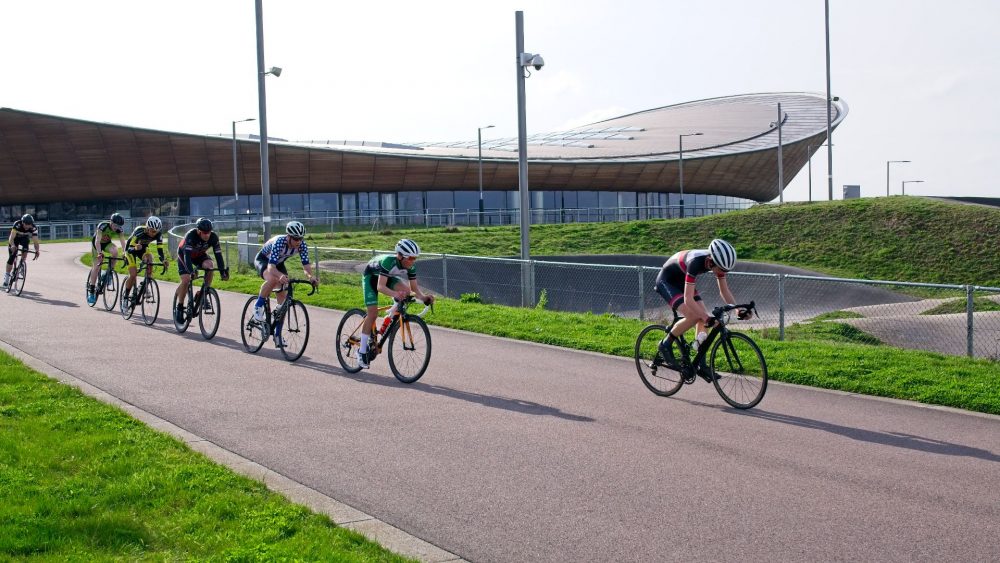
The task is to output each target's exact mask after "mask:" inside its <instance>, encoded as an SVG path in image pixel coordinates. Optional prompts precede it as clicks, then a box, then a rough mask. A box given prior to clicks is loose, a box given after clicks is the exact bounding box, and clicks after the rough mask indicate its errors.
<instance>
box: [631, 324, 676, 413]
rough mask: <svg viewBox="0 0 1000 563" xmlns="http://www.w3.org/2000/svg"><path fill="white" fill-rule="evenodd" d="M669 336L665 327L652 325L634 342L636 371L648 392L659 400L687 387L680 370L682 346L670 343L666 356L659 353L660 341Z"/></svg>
mask: <svg viewBox="0 0 1000 563" xmlns="http://www.w3.org/2000/svg"><path fill="white" fill-rule="evenodd" d="M666 337H667V327H666V326H664V325H649V326H647V327H646V328H644V329H642V332H640V333H639V338H637V339H636V341H635V368H636V369H637V370H638V371H639V378H640V379H642V383H643V384H644V385H645V386H646V388H647V389H649V390H650V391H652V392H653V394H655V395H659V396H660V397H669V396H671V395H673V394H674V393H676V392H677V391H678V390H679V389H680V388H681V386H682V385H684V378H683V377H681V374H680V371H679V367H678V366H679V363H680V362H679V358H680V357H681V356H680V355H681V353H682V352H681V350H680V346H679V343H678V342H677V341H676V340H671V345H670V348H669V349H668V350H665V352H666V354H667V357H664V356H663V353H661V351H660V342H662V341H663V339H665V338H666Z"/></svg>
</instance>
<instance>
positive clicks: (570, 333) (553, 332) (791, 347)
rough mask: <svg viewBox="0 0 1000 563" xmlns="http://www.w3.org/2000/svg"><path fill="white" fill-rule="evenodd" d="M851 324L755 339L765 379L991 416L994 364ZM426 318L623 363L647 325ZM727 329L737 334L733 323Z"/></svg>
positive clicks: (255, 281)
mask: <svg viewBox="0 0 1000 563" xmlns="http://www.w3.org/2000/svg"><path fill="white" fill-rule="evenodd" d="M88 259H89V257H85V258H84V260H85V261H87V260H88ZM286 264H287V265H288V268H289V272H290V273H291V274H292V275H293V277H294V276H297V275H300V274H301V269H300V266H299V264H298V262H297V261H295V260H294V259H293V260H289V261H288V262H286ZM417 269H418V271H419V269H420V263H419V261H418V262H417ZM244 271H245V272H246V273H234V274H233V276H232V278H231V279H230V281H229V282H225V283H221V282H220V283H218V284H216V287H219V288H221V289H228V290H230V291H237V292H242V293H248V294H255V293H257V291H259V289H260V283H261V282H260V278H258V277H257V276H256V274H251V273H250V270H249V269H248V268H246V267H245V266H244ZM175 272H176V270H174V268H171V269H170V272H169V274H168V275H167V276H166V277H167V278H168V279H173V280H176V279H177V275H176V273H175ZM322 280H323V285H322V286H321V287H320V291H319V292H318V293H317V294H315V295H312V296H305V292H301V293H300V294H299V295H297V297H299V298H300V299H301V300H302V301H303V302H305V303H306V304H308V305H311V306H317V307H326V308H332V309H339V310H347V309H352V308H355V307H360V306H361V301H362V295H361V287H360V285H361V277H360V276H359V275H357V276H356V275H351V274H333V273H324V274H323V275H322ZM382 299H383V303H382V304H383V305H385V304H388V298H386V297H384V296H383V297H382ZM236 314H238V313H236ZM856 316H857V314H856V313H850V312H845V311H837V312H833V313H828V314H825V315H820V316H818V317H816V318H815V319H813V320H812V321H811V322H805V323H798V324H793V325H791V326H789V327H787V328H786V331H785V338H786V340H785V341H778V340H777V329H768V330H765V331H762V332H761V333H758V334H754V336H755V337H757V338H758V341H759V344H760V345H761V348H762V349H764V352H765V355H766V357H767V362H768V368H769V370H770V375H771V377H772V378H773V379H775V380H777V381H788V382H792V383H801V384H805V385H812V386H815V387H825V388H829V389H839V390H843V391H851V392H857V393H866V394H871V395H878V396H883V397H893V398H897V399H909V400H914V401H921V402H925V403H931V404H938V405H946V406H951V407H956V408H962V409H968V410H975V411H981V412H988V413H993V414H1000V385H997V381H1000V362H995V361H989V360H976V359H970V358H967V357H964V356H947V355H944V354H937V353H933V352H923V351H917V350H902V349H897V348H892V347H889V346H885V345H881V342H880V341H879V340H878V339H877V338H875V337H874V336H871V335H870V334H867V333H865V332H863V331H861V330H859V329H856V328H854V327H852V326H850V325H848V324H846V323H837V322H832V321H831V319H840V318H856ZM425 318H426V320H427V322H428V323H429V324H431V325H437V326H444V327H449V328H455V329H460V330H466V331H470V332H477V333H481V334H490V335H494V336H502V337H506V338H513V339H517V340H525V341H530V342H540V343H544V344H552V345H555V346H562V347H565V348H572V349H576V350H590V351H594V352H602V353H605V354H612V355H616V356H624V357H632V354H633V348H634V346H635V338H636V336H637V335H638V334H639V331H640V330H642V327H644V326H645V325H646V324H648V322H645V321H639V320H636V319H624V318H620V317H616V316H613V315H609V314H602V315H595V314H591V313H564V312H558V311H549V310H545V309H538V308H531V309H524V308H520V307H507V306H503V305H493V304H479V303H463V302H461V300H459V299H443V298H442V299H439V300H438V302H437V304H436V305H435V309H434V313H433V314H432V315H427V317H425ZM733 328H734V330H741V329H740V328H739V323H736V324H734V326H733Z"/></svg>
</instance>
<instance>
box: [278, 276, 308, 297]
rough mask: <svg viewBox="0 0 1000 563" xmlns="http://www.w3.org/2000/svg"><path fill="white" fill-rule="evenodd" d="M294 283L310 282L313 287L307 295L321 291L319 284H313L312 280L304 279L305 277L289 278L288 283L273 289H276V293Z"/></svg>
mask: <svg viewBox="0 0 1000 563" xmlns="http://www.w3.org/2000/svg"><path fill="white" fill-rule="evenodd" d="M292 284H309V285H311V286H312V289H311V290H310V291H309V293H307V294H306V295H312V294H313V293H316V292H317V291H319V286H318V285H313V282H312V280H304V279H300V278H288V283H286V284H285V285H284V286H282V287H279V288H276V289H274V290H273V291H274V293H281V292H282V291H285V290H287V289H288V286H290V285H292Z"/></svg>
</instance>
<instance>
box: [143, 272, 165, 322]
mask: <svg viewBox="0 0 1000 563" xmlns="http://www.w3.org/2000/svg"><path fill="white" fill-rule="evenodd" d="M139 301H140V302H141V303H142V322H143V323H145V324H146V326H150V325H152V324H153V323H155V322H156V317H157V316H158V315H159V314H160V286H159V284H157V283H156V280H154V279H152V278H150V280H149V283H147V284H146V288H145V289H144V290H143V292H142V295H140V296H139Z"/></svg>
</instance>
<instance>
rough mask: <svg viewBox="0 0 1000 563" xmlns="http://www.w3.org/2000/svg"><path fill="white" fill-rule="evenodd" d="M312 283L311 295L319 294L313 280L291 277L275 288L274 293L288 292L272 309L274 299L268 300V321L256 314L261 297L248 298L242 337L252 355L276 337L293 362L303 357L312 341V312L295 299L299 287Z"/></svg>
mask: <svg viewBox="0 0 1000 563" xmlns="http://www.w3.org/2000/svg"><path fill="white" fill-rule="evenodd" d="M297 284H309V285H310V286H312V290H311V291H310V292H309V293H308V294H307V295H312V294H313V293H316V290H317V286H315V285H313V283H312V282H311V281H309V280H302V279H290V280H288V283H287V284H286V285H285V286H283V287H279V288H275V289H274V293H281V292H282V291H288V295H286V296H285V300H284V301H283V302H282V303H281V305H279V306H278V308H276V309H275V310H274V312H273V313H272V312H271V299H270V298H268V299H265V300H264V320H262V321H258V320H256V319H254V316H253V313H254V309H255V305H256V303H257V296H256V295H254V296H253V297H251V298H249V299H247V304H246V305H244V306H243V316H242V317H240V318H241V321H240V336H241V337H242V338H243V348H245V349H246V351H247V352H250V353H251V354H256V353H257V351H259V350H260V349H261V348H262V347H263V346H264V343H265V342H267V339H268V337H270V336H274V345H275V346H276V347H277V348H278V349H279V350H281V353H282V354H283V355H284V356H285V359H286V360H288V361H289V362H294V361H295V360H297V359H299V358H301V357H302V354H303V353H305V351H306V345H307V344H309V313H308V312H306V306H305V305H303V304H302V302H301V301H299V300H298V299H295V286H296V285H297Z"/></svg>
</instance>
